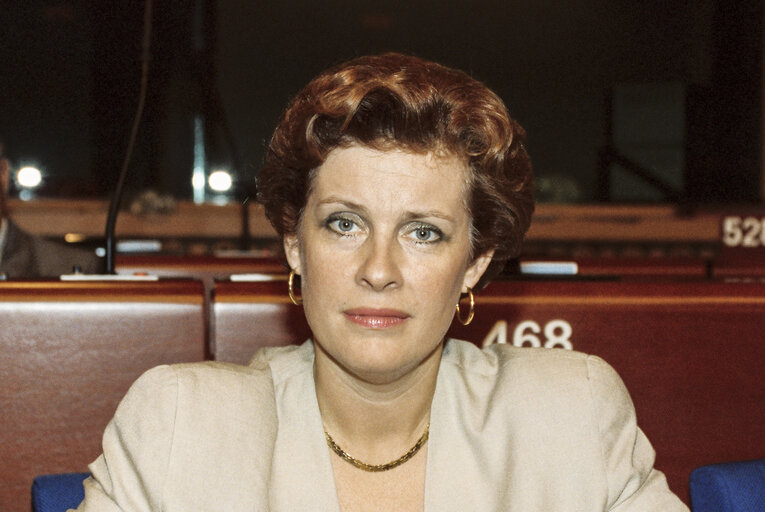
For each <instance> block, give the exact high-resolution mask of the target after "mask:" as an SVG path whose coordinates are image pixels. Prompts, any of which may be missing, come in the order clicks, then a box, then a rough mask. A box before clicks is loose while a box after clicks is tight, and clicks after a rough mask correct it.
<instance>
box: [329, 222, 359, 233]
mask: <svg viewBox="0 0 765 512" xmlns="http://www.w3.org/2000/svg"><path fill="white" fill-rule="evenodd" d="M333 224H334V225H335V227H336V228H337V230H338V231H342V232H343V233H347V232H348V231H351V230H352V229H353V226H354V223H353V221H350V220H348V219H338V220H336V221H333Z"/></svg>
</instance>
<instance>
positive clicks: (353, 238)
mask: <svg viewBox="0 0 765 512" xmlns="http://www.w3.org/2000/svg"><path fill="white" fill-rule="evenodd" d="M467 178H468V169H467V166H466V165H465V164H464V163H463V162H462V161H461V160H459V159H458V158H457V157H454V156H436V155H434V154H415V153H409V152H404V151H398V150H390V151H377V150H373V149H370V148H367V147H364V146H351V147H348V148H339V149H335V150H333V151H332V152H330V154H329V155H328V157H327V159H326V161H325V162H324V163H323V164H322V165H321V166H320V167H319V168H318V169H317V171H316V174H315V176H314V179H313V182H312V188H311V192H310V194H309V197H308V201H307V203H306V207H305V210H304V211H303V215H302V217H301V221H300V226H299V229H298V233H297V236H292V237H287V238H285V244H284V245H285V251H286V254H287V259H288V261H289V264H290V266H291V267H292V268H293V269H294V270H295V271H296V272H297V273H298V274H300V276H301V293H302V296H303V307H304V309H305V314H306V317H307V319H308V323H309V325H310V326H311V329H312V331H313V334H314V341H315V343H316V344H317V345H318V346H319V348H320V350H319V351H317V357H320V355H319V354H320V353H321V352H324V353H326V355H328V356H329V358H330V359H332V360H333V361H334V362H335V363H336V364H338V365H339V366H340V367H341V368H342V369H343V370H345V371H346V372H348V373H350V374H352V375H354V376H356V377H359V378H362V379H365V380H368V381H370V382H391V381H393V380H395V379H397V378H400V377H401V376H403V375H406V374H408V373H409V372H411V371H412V370H414V369H415V368H417V367H418V366H420V365H421V364H428V363H427V362H428V361H430V362H431V363H432V364H437V363H438V357H435V354H438V353H440V352H439V350H440V347H441V342H442V340H443V338H444V335H445V333H446V330H447V329H448V327H449V325H450V323H451V320H452V317H453V316H454V306H455V304H456V302H457V300H458V298H459V295H460V292H462V291H466V289H467V287H473V286H474V285H475V283H476V282H477V281H478V279H479V278H480V276H481V274H482V273H483V271H484V270H485V269H486V266H487V265H488V263H489V262H490V260H491V254H490V253H488V254H484V255H481V257H478V258H476V259H475V260H473V259H472V258H471V257H470V226H471V225H470V216H469V214H468V211H467V208H466V204H467V192H468V185H467ZM321 357H323V356H321Z"/></svg>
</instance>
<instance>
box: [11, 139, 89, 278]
mask: <svg viewBox="0 0 765 512" xmlns="http://www.w3.org/2000/svg"><path fill="white" fill-rule="evenodd" d="M4 150H5V147H4V143H3V141H2V140H0V278H4V279H29V278H41V277H58V276H60V275H62V274H71V273H72V272H73V271H75V270H77V271H79V272H82V273H85V274H97V273H99V272H101V271H102V268H103V263H102V260H101V258H99V257H98V256H96V254H95V253H94V252H90V251H86V250H83V249H79V248H75V247H68V246H66V245H64V244H63V243H57V242H52V241H49V240H45V239H43V238H41V237H39V236H35V235H33V234H31V233H27V232H26V231H24V230H23V229H21V228H20V227H19V226H17V225H16V224H15V223H14V222H13V220H12V219H11V218H10V216H9V210H8V200H7V199H8V187H9V183H10V164H9V162H8V159H7V158H6V156H5V151H4Z"/></svg>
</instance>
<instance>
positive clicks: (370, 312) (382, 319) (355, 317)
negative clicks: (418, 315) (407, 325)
mask: <svg viewBox="0 0 765 512" xmlns="http://www.w3.org/2000/svg"><path fill="white" fill-rule="evenodd" d="M343 313H344V314H345V317H346V318H347V319H348V320H350V321H351V322H353V323H355V324H358V325H360V326H362V327H366V328H367V329H387V328H389V327H395V326H397V325H401V324H402V323H404V322H406V320H407V319H408V318H409V315H408V314H406V313H404V312H403V311H398V310H396V309H373V308H356V309H349V310H346V311H344V312H343Z"/></svg>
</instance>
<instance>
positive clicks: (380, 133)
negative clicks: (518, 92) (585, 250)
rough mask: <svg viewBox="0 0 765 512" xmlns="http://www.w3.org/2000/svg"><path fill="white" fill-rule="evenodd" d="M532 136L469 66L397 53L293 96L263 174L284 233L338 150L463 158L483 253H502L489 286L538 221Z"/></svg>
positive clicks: (327, 74)
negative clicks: (534, 216) (465, 68)
mask: <svg viewBox="0 0 765 512" xmlns="http://www.w3.org/2000/svg"><path fill="white" fill-rule="evenodd" d="M525 136H526V135H525V132H524V130H523V128H522V127H521V126H520V125H519V124H518V123H517V122H516V121H515V120H513V119H512V118H511V117H510V115H509V114H508V111H507V108H506V107H505V105H504V103H503V102H502V100H501V99H500V98H499V96H497V95H496V94H495V93H494V92H492V91H491V90H489V88H488V87H486V86H485V85H484V84H482V83H481V82H479V81H477V80H475V79H474V78H472V77H470V76H469V75H467V74H466V73H463V72H462V71H458V70H455V69H451V68H448V67H446V66H442V65H440V64H437V63H434V62H429V61H426V60H423V59H420V58H417V57H413V56H408V55H401V54H397V53H386V54H383V55H376V56H365V57H359V58H356V59H353V60H350V61H348V62H346V63H343V64H340V65H338V66H335V67H333V68H330V69H328V70H327V71H324V72H323V73H321V74H320V75H319V76H317V77H316V78H315V79H313V80H312V81H311V82H310V83H309V84H308V85H306V86H305V87H304V88H303V90H301V91H300V92H299V93H298V95H297V96H296V97H295V98H294V99H293V100H292V101H291V102H290V104H289V106H288V107H287V109H286V110H285V112H284V113H283V114H282V117H281V119H280V121H279V122H278V124H277V127H276V130H275V131H274V134H273V136H272V138H271V141H270V143H269V146H268V149H267V152H266V158H265V164H264V166H263V167H262V168H261V170H260V171H259V173H258V176H257V184H258V200H259V201H260V202H261V203H262V204H263V205H264V207H265V213H266V216H267V217H268V219H269V220H270V222H271V224H272V225H273V226H274V228H275V229H276V232H277V233H278V234H279V236H280V237H281V238H283V237H284V236H285V235H292V234H295V233H296V232H297V228H298V224H299V222H300V216H301V214H302V211H303V209H304V207H305V204H306V202H307V200H308V194H309V192H310V189H311V181H312V178H313V176H314V174H315V173H314V171H315V170H316V169H317V168H318V167H319V166H320V165H321V164H322V163H324V161H325V159H326V158H327V155H328V154H329V153H330V152H331V151H332V150H333V149H336V148H344V147H348V146H351V145H354V144H358V145H362V146H367V147H370V148H373V149H379V150H386V149H394V148H395V149H401V150H406V151H412V152H417V153H426V152H445V153H446V154H453V155H455V156H457V157H458V158H461V159H463V160H464V161H465V162H466V164H467V166H468V169H469V172H470V183H469V185H470V192H469V197H468V210H469V213H470V215H471V221H472V234H473V236H472V252H473V255H474V256H477V255H480V254H483V253H484V252H486V251H488V250H491V249H494V251H495V252H494V258H493V260H492V262H491V264H490V265H489V268H488V269H487V272H486V273H485V274H484V278H482V279H481V282H479V287H481V286H483V285H485V284H486V283H487V282H488V281H489V280H490V279H491V278H492V277H493V276H494V275H496V274H497V273H498V272H499V271H501V270H502V267H503V266H504V264H505V262H506V261H507V260H508V259H510V258H513V257H515V256H516V255H517V254H518V252H519V251H520V246H521V242H522V240H523V236H524V234H525V233H526V230H527V229H528V227H529V224H530V222H531V214H532V212H533V210H534V200H533V177H532V168H531V160H530V158H529V156H528V153H527V152H526V148H525V146H524V140H525Z"/></svg>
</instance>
